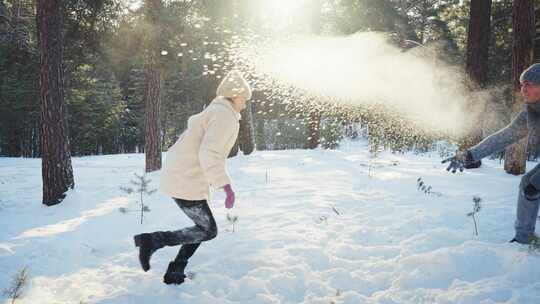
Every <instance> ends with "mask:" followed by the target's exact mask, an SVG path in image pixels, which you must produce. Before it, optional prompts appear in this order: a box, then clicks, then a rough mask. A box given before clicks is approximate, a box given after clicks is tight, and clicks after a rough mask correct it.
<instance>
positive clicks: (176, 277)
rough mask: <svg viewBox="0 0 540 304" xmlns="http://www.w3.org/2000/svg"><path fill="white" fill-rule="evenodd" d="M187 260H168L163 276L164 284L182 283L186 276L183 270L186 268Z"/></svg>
mask: <svg viewBox="0 0 540 304" xmlns="http://www.w3.org/2000/svg"><path fill="white" fill-rule="evenodd" d="M186 265H187V261H180V262H176V261H174V262H170V263H169V267H167V272H166V273H165V275H164V276H163V283H165V284H178V285H179V284H182V283H184V280H185V278H186V275H185V273H184V270H185V269H186Z"/></svg>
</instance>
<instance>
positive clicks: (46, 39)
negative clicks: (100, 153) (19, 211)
mask: <svg viewBox="0 0 540 304" xmlns="http://www.w3.org/2000/svg"><path fill="white" fill-rule="evenodd" d="M61 3H62V1H60V0H37V3H36V6H37V25H38V41H39V50H40V99H41V153H42V177H43V204H45V205H47V206H51V205H55V204H58V203H60V202H61V201H62V200H63V199H64V198H65V196H66V192H67V191H68V190H69V189H71V188H73V187H74V186H75V183H74V179H73V169H72V166H71V154H70V145H69V137H68V126H67V119H66V105H65V102H64V79H63V65H62V60H63V59H62V58H63V37H62V11H61Z"/></svg>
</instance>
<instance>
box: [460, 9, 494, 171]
mask: <svg viewBox="0 0 540 304" xmlns="http://www.w3.org/2000/svg"><path fill="white" fill-rule="evenodd" d="M490 17H491V0H472V1H471V8H470V14H469V31H468V35H467V59H466V64H465V69H466V70H467V74H468V75H469V77H470V80H471V89H472V90H478V89H482V88H485V86H486V82H487V73H488V50H489V36H490V30H491V22H490V19H491V18H490ZM481 102H482V101H481V100H473V101H471V103H472V104H470V105H469V112H470V113H474V114H475V115H473V117H471V118H470V124H469V126H468V131H467V134H466V135H465V138H463V141H462V143H461V147H460V148H461V150H465V149H468V148H470V147H472V146H474V145H476V144H477V143H479V142H480V141H481V140H482V128H481V126H482V123H481V120H482V116H481V115H482V112H483V111H482V110H481V109H480V108H481V107H483V105H482V104H480V103H481ZM481 164H482V163H481V161H476V162H474V163H472V164H467V165H466V168H467V169H472V168H478V167H480V166H481Z"/></svg>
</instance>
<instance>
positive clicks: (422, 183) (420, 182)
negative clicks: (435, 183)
mask: <svg viewBox="0 0 540 304" xmlns="http://www.w3.org/2000/svg"><path fill="white" fill-rule="evenodd" d="M416 186H417V187H418V191H422V192H424V193H425V194H431V195H436V196H442V193H440V192H436V191H432V189H433V187H431V186H430V185H428V184H426V182H425V181H424V180H423V179H422V178H421V177H419V178H418V179H417V180H416Z"/></svg>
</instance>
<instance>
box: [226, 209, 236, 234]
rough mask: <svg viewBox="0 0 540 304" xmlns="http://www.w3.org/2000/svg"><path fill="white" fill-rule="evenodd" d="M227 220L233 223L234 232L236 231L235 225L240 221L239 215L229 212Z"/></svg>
mask: <svg viewBox="0 0 540 304" xmlns="http://www.w3.org/2000/svg"><path fill="white" fill-rule="evenodd" d="M227 221H228V222H229V223H230V224H231V225H232V232H233V233H234V225H235V224H236V222H237V221H238V216H237V215H230V214H229V213H227Z"/></svg>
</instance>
